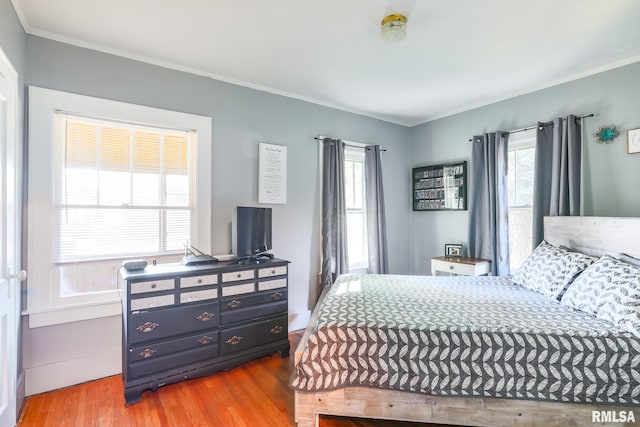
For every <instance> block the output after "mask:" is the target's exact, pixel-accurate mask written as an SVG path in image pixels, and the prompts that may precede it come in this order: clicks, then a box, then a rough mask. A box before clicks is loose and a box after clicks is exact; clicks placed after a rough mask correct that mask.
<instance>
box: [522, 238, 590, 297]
mask: <svg viewBox="0 0 640 427" xmlns="http://www.w3.org/2000/svg"><path fill="white" fill-rule="evenodd" d="M596 259H597V258H593V257H590V256H588V255H585V254H582V253H580V252H573V251H570V250H568V249H566V248H562V247H555V246H553V245H552V244H550V243H548V242H547V241H546V240H543V241H542V242H540V244H539V245H538V247H537V248H535V250H534V251H533V252H532V253H531V255H529V257H528V258H527V259H525V260H524V262H523V263H522V266H521V267H520V268H519V269H518V270H516V271H515V272H514V273H513V277H512V280H513V283H515V284H517V285H520V286H523V287H525V288H529V289H531V290H534V291H536V292H539V293H541V294H544V295H546V296H548V297H550V298H554V299H560V298H561V297H562V294H564V292H565V291H566V289H567V287H568V286H569V285H570V284H571V282H573V280H574V279H575V277H576V276H577V275H578V274H580V273H581V272H582V271H583V270H584V269H585V268H587V267H588V266H590V265H591V264H593V263H594V262H595V261H596Z"/></svg>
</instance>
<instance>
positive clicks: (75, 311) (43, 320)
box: [22, 301, 122, 328]
mask: <svg viewBox="0 0 640 427" xmlns="http://www.w3.org/2000/svg"><path fill="white" fill-rule="evenodd" d="M121 313H122V307H121V304H120V302H119V301H114V302H105V303H97V304H84V305H76V306H67V307H52V308H49V309H44V310H31V311H30V310H27V311H23V312H22V315H23V316H29V328H40V327H43V326H52V325H60V324H63V323H71V322H79V321H82V320H90V319H97V318H100V317H110V316H120V314H121Z"/></svg>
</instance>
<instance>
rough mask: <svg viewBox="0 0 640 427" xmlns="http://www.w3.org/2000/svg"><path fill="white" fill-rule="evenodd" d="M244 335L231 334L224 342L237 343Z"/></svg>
mask: <svg viewBox="0 0 640 427" xmlns="http://www.w3.org/2000/svg"><path fill="white" fill-rule="evenodd" d="M243 339H244V337H239V336H237V335H234V336H232V337H231V338H229V339H228V340H227V341H226V343H227V344H231V345H236V344H239V343H240V341H241V340H243Z"/></svg>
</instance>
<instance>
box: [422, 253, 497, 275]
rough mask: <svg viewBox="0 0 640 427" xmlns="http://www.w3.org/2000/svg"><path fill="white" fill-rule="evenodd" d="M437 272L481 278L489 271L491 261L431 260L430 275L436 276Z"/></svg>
mask: <svg viewBox="0 0 640 427" xmlns="http://www.w3.org/2000/svg"><path fill="white" fill-rule="evenodd" d="M438 271H440V272H444V273H451V274H457V275H461V276H482V275H484V274H489V272H490V271H491V261H489V260H488V259H482V258H467V257H444V256H442V257H434V258H431V274H432V275H433V276H436V275H437V274H436V273H437V272H438Z"/></svg>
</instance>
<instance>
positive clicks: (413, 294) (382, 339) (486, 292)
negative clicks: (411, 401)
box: [291, 275, 640, 404]
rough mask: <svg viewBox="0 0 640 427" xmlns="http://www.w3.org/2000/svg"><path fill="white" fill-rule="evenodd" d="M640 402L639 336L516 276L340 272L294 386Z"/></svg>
mask: <svg viewBox="0 0 640 427" xmlns="http://www.w3.org/2000/svg"><path fill="white" fill-rule="evenodd" d="M349 385H352V386H355V385H357V386H372V387H380V388H388V389H394V390H401V391H412V392H420V393H426V394H433V395H444V396H464V397H471V396H488V397H501V398H517V399H541V400H551V401H563V402H583V403H586V402H598V403H618V404H639V403H640V338H639V337H635V336H634V335H632V334H630V333H628V332H625V331H624V330H622V329H617V328H616V327H614V326H613V325H612V324H610V323H608V322H605V321H602V320H599V319H597V318H595V317H592V316H589V315H586V314H584V313H582V312H579V311H576V310H573V309H571V308H568V307H565V306H562V305H560V304H559V303H557V302H556V301H553V300H551V299H549V298H548V297H545V296H543V295H541V294H538V293H535V292H533V291H530V290H527V289H524V288H521V287H519V286H516V285H513V284H511V282H510V279H509V278H508V277H463V276H456V277H446V276H439V277H433V276H400V275H343V276H341V277H339V278H338V280H337V281H336V283H335V284H334V285H333V286H332V288H331V289H330V290H329V292H328V293H327V295H326V298H325V300H324V303H323V304H322V306H321V307H320V308H319V312H318V319H317V323H316V324H315V325H313V328H312V334H311V336H310V339H309V342H308V345H307V347H306V348H305V350H304V352H303V354H302V358H301V360H300V362H299V364H298V365H296V367H295V370H294V373H293V375H292V378H291V386H292V387H293V388H295V389H297V390H303V391H304V390H306V391H317V390H330V389H335V388H340V387H344V386H349Z"/></svg>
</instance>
